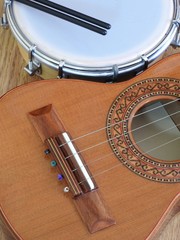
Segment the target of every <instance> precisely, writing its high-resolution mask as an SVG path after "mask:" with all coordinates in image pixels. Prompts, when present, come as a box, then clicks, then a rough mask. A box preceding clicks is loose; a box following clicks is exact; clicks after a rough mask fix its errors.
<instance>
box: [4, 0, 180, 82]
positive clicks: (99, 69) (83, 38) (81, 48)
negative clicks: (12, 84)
mask: <svg viewBox="0 0 180 240" xmlns="http://www.w3.org/2000/svg"><path fill="white" fill-rule="evenodd" d="M53 2H56V3H58V4H61V5H64V6H66V7H68V8H71V9H74V10H76V11H78V12H81V13H84V14H87V15H89V16H92V17H95V18H97V19H100V20H102V21H105V22H108V23H110V24H111V28H110V29H109V30H108V31H107V34H106V35H105V36H103V35H100V34H98V33H95V32H92V31H90V30H88V29H86V28H83V27H80V26H78V25H76V24H72V23H70V22H68V21H65V20H62V19H60V18H58V17H55V16H52V15H49V14H47V13H45V12H42V11H39V10H37V9H35V8H31V7H29V6H27V5H24V4H22V3H19V2H16V1H12V0H11V1H5V15H6V17H7V22H8V23H9V25H10V28H11V30H12V32H13V34H14V36H15V37H16V39H17V41H18V43H19V46H20V51H21V53H22V55H23V57H24V58H25V60H26V61H27V62H28V65H27V67H26V70H27V71H28V72H29V73H30V74H32V75H33V74H34V73H35V72H36V71H37V70H40V69H41V74H42V77H43V78H54V77H57V76H59V77H65V78H69V77H71V78H79V79H90V80H94V81H102V82H106V81H107V82H108V81H109V82H111V81H114V80H115V79H116V80H121V79H123V78H124V77H125V78H126V77H127V76H128V75H130V77H131V76H133V75H136V74H137V73H139V72H141V71H143V70H144V69H146V68H147V67H148V66H149V64H150V63H152V62H153V61H155V60H157V59H158V58H159V56H161V54H162V53H163V52H164V51H165V50H166V49H167V48H168V47H169V46H170V45H171V44H172V43H173V42H174V43H176V45H177V44H179V43H178V40H177V39H178V38H179V23H180V21H179V15H180V13H179V9H180V4H179V1H178V0H166V1H164V0H151V1H144V0H136V1H131V0H119V1H116V0H111V1H104V0H100V1H98V2H97V1H95V0H91V1H90V0H88V1H83V0H72V1H66V0H61V1H58V0H54V1H53Z"/></svg>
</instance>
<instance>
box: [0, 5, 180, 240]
mask: <svg viewBox="0 0 180 240" xmlns="http://www.w3.org/2000/svg"><path fill="white" fill-rule="evenodd" d="M2 5H3V0H0V16H1V15H2ZM175 52H180V49H173V48H172V47H169V49H168V50H167V51H166V52H165V53H164V56H163V57H166V56H168V55H171V54H173V53H175ZM24 66H25V62H24V60H23V58H22V56H21V55H20V52H19V49H18V47H17V42H16V41H15V39H14V37H13V35H12V33H11V31H10V29H8V30H4V29H2V28H0V96H1V95H3V94H4V93H6V92H7V91H8V90H10V89H12V88H14V87H16V86H18V85H21V84H24V83H27V82H31V81H36V80H41V78H40V77H37V76H35V77H30V76H29V75H28V74H27V73H26V72H25V71H24V70H23V67H24ZM179 238H180V214H178V215H176V216H175V217H174V218H173V219H172V220H171V222H170V223H169V224H168V226H167V227H166V228H165V230H164V231H163V233H162V234H161V236H160V238H159V240H178V239H179ZM0 239H1V240H6V238H5V237H4V234H3V232H2V231H0Z"/></svg>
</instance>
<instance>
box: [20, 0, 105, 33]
mask: <svg viewBox="0 0 180 240" xmlns="http://www.w3.org/2000/svg"><path fill="white" fill-rule="evenodd" d="M16 1H17V2H20V3H23V4H26V5H28V6H30V7H33V8H35V9H38V10H40V11H43V12H46V13H49V14H51V15H53V16H56V17H59V18H61V19H63V20H66V21H69V22H71V23H74V24H76V25H79V26H81V27H84V28H86V29H89V30H91V31H94V32H96V33H99V34H102V35H106V34H107V31H106V30H105V29H103V28H100V27H98V26H95V25H92V24H90V23H87V22H84V21H82V20H80V19H77V18H75V17H73V16H69V15H67V14H64V13H61V12H57V11H56V10H53V9H51V8H48V7H46V6H43V5H41V4H38V3H36V2H33V1H29V0H16Z"/></svg>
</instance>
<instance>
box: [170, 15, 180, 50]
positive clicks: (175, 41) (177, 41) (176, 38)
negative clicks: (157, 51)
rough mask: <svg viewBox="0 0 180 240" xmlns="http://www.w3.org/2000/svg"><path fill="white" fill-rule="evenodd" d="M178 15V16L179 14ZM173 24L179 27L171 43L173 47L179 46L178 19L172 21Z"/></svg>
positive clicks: (179, 20) (179, 22) (179, 25)
mask: <svg viewBox="0 0 180 240" xmlns="http://www.w3.org/2000/svg"><path fill="white" fill-rule="evenodd" d="M179 17H180V16H179ZM174 23H175V24H177V26H178V28H179V33H178V34H177V36H176V37H175V38H174V40H173V42H172V45H173V46H174V47H180V19H178V20H175V21H174Z"/></svg>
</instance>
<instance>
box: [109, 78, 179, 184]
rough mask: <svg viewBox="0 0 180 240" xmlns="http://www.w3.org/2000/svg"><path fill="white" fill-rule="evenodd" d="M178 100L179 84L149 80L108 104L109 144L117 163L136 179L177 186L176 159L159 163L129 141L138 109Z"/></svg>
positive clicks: (135, 84)
mask: <svg viewBox="0 0 180 240" xmlns="http://www.w3.org/2000/svg"><path fill="white" fill-rule="evenodd" d="M179 97H180V80H178V79H169V78H153V79H146V80H143V81H139V82H137V83H134V84H133V85H131V86H129V87H128V88H126V89H125V90H124V91H122V92H121V93H120V94H119V95H118V96H117V98H116V99H115V100H114V102H113V103H112V105H111V107H110V110H109V113H108V117H107V136H108V140H109V144H110V146H111V148H112V150H113V152H114V154H115V155H116V157H117V158H118V159H119V160H120V162H121V163H123V165H125V166H126V167H127V168H128V169H129V170H131V171H132V172H134V173H136V174H137V175H139V176H141V177H144V178H146V179H149V180H152V181H156V182H164V183H178V182H180V159H177V160H173V161H164V160H163V161H162V160H160V159H156V158H153V157H151V156H150V155H148V154H147V153H143V152H142V151H141V149H140V148H139V147H138V144H136V142H135V141H134V139H133V137H132V127H131V124H132V120H133V117H134V114H135V112H136V110H137V109H138V108H140V107H139V106H143V105H144V104H146V103H149V102H151V101H154V100H157V99H158V100H161V99H170V100H174V99H178V98H179Z"/></svg>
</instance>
